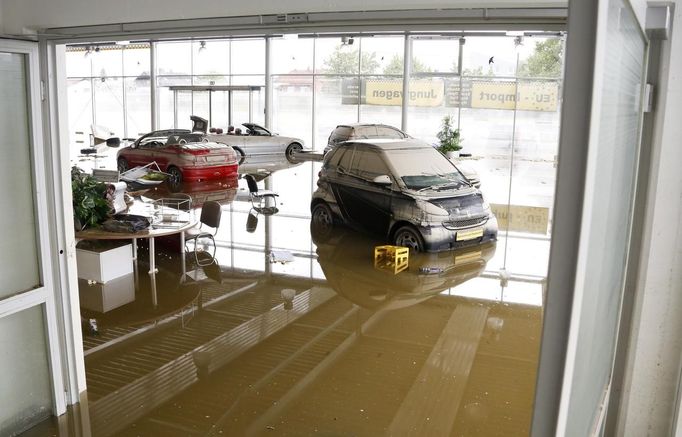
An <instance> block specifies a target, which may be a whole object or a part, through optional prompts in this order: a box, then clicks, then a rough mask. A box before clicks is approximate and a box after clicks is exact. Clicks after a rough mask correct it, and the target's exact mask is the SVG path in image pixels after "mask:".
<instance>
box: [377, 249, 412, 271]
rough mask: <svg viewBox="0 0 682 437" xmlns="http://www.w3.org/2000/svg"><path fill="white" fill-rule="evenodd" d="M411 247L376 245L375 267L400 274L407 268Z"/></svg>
mask: <svg viewBox="0 0 682 437" xmlns="http://www.w3.org/2000/svg"><path fill="white" fill-rule="evenodd" d="M409 257H410V249H409V248H407V247H402V246H376V247H375V248H374V268H376V269H382V270H389V271H392V272H393V274H398V273H400V272H402V271H403V270H405V269H407V266H408V263H409Z"/></svg>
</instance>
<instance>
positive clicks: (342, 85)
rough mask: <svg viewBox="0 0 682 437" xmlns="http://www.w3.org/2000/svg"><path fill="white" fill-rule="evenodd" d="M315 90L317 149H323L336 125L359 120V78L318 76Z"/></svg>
mask: <svg viewBox="0 0 682 437" xmlns="http://www.w3.org/2000/svg"><path fill="white" fill-rule="evenodd" d="M348 81H351V82H352V83H351V82H348ZM315 90H316V92H317V96H316V98H315V106H316V107H315V113H316V114H318V116H317V117H316V119H315V149H317V150H322V149H324V148H325V146H326V145H327V141H328V139H329V135H330V134H331V133H332V131H333V130H334V128H336V126H338V125H339V124H351V123H356V122H357V121H358V103H357V102H358V96H357V79H356V78H344V77H340V76H336V77H324V76H318V77H316V78H315ZM332 114H333V116H332Z"/></svg>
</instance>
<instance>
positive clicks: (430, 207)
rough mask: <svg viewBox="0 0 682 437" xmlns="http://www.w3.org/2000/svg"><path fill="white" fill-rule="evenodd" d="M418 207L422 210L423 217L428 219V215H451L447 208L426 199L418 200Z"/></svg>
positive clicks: (439, 216) (440, 216) (441, 217)
mask: <svg viewBox="0 0 682 437" xmlns="http://www.w3.org/2000/svg"><path fill="white" fill-rule="evenodd" d="M417 207H418V208H419V210H420V211H421V212H422V219H427V218H428V216H431V217H436V218H440V219H446V218H447V217H448V216H449V214H448V212H447V211H446V210H445V209H443V208H441V207H440V206H437V205H434V204H433V203H431V202H427V201H424V200H417Z"/></svg>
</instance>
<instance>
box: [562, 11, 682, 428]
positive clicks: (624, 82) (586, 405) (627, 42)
mask: <svg viewBox="0 0 682 437" xmlns="http://www.w3.org/2000/svg"><path fill="white" fill-rule="evenodd" d="M605 16H606V17H607V19H606V29H605V30H606V33H605V36H604V37H603V38H604V41H603V42H604V43H605V44H608V50H605V51H604V53H603V55H602V57H601V59H600V58H597V60H596V65H597V66H596V69H595V71H599V72H600V73H599V75H600V76H601V77H595V87H597V89H599V91H598V94H597V95H598V96H597V97H596V100H595V101H596V102H598V104H599V107H598V108H595V109H596V114H597V116H598V117H599V122H598V123H595V124H593V125H592V126H593V127H591V129H597V134H598V138H597V140H596V141H595V142H594V143H593V144H592V141H590V143H591V144H590V150H589V151H588V157H587V159H588V166H587V168H588V170H587V175H586V179H587V180H594V181H595V182H596V183H595V185H596V184H598V186H592V187H586V188H585V196H586V198H587V199H590V201H589V202H590V205H594V207H593V208H589V209H586V211H588V212H589V214H587V216H585V217H584V219H583V227H582V230H581V236H580V237H581V242H585V243H586V244H585V247H584V249H585V259H584V260H583V264H579V266H578V271H581V270H582V268H583V267H584V273H583V274H582V275H580V276H578V277H577V278H576V284H577V286H579V284H584V291H583V296H584V298H583V299H582V301H581V304H580V305H581V306H580V321H579V325H578V326H579V327H580V330H579V333H578V338H577V340H576V342H577V350H576V352H575V357H574V360H575V361H574V362H575V368H574V370H572V372H573V375H572V377H573V378H574V380H576V381H584V382H585V383H583V384H575V386H574V387H573V389H572V391H571V395H570V402H569V405H568V411H567V414H568V415H569V416H568V417H570V418H571V420H569V421H568V423H567V424H566V427H565V433H566V435H585V434H587V433H589V432H590V431H591V430H592V429H594V424H595V423H597V422H598V420H599V410H600V405H601V403H602V400H603V393H604V390H606V389H607V387H608V386H609V382H610V380H611V374H612V369H613V359H614V354H615V350H616V343H617V341H618V334H619V326H620V323H619V318H620V308H621V302H622V298H623V294H624V286H625V284H624V281H625V277H626V275H625V271H626V269H627V261H628V253H629V250H628V249H629V246H630V244H629V243H630V235H631V223H632V211H633V203H634V192H635V185H636V175H637V164H638V162H637V157H638V156H639V147H640V139H639V138H640V126H641V124H640V123H641V121H642V113H641V100H640V99H641V93H642V91H641V90H642V85H643V82H644V80H645V78H644V65H645V59H646V39H645V36H644V35H643V34H642V31H641V27H640V25H639V22H638V20H637V18H636V17H635V15H634V13H633V12H632V9H630V8H629V4H628V2H626V1H623V0H611V1H609V2H608V10H607V11H606V13H605ZM600 42H601V41H600ZM600 42H598V43H600ZM602 63H603V64H602ZM597 84H600V85H601V87H599V85H597ZM599 93H600V94H601V95H599ZM593 133H594V132H591V134H593ZM673 238H674V237H673ZM582 249H583V248H582V247H581V250H582Z"/></svg>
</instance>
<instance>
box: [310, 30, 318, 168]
mask: <svg viewBox="0 0 682 437" xmlns="http://www.w3.org/2000/svg"><path fill="white" fill-rule="evenodd" d="M316 41H317V38H314V39H313V89H312V93H313V101H312V105H313V114H312V120H311V129H312V130H313V131H312V133H311V136H310V138H311V147H312V149H313V150H315V125H316V123H317V118H316V117H315V113H316V112H317V111H315V103H316V95H317V93H316V92H315V77H316V76H315V42H316ZM311 168H312V167H311Z"/></svg>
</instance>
